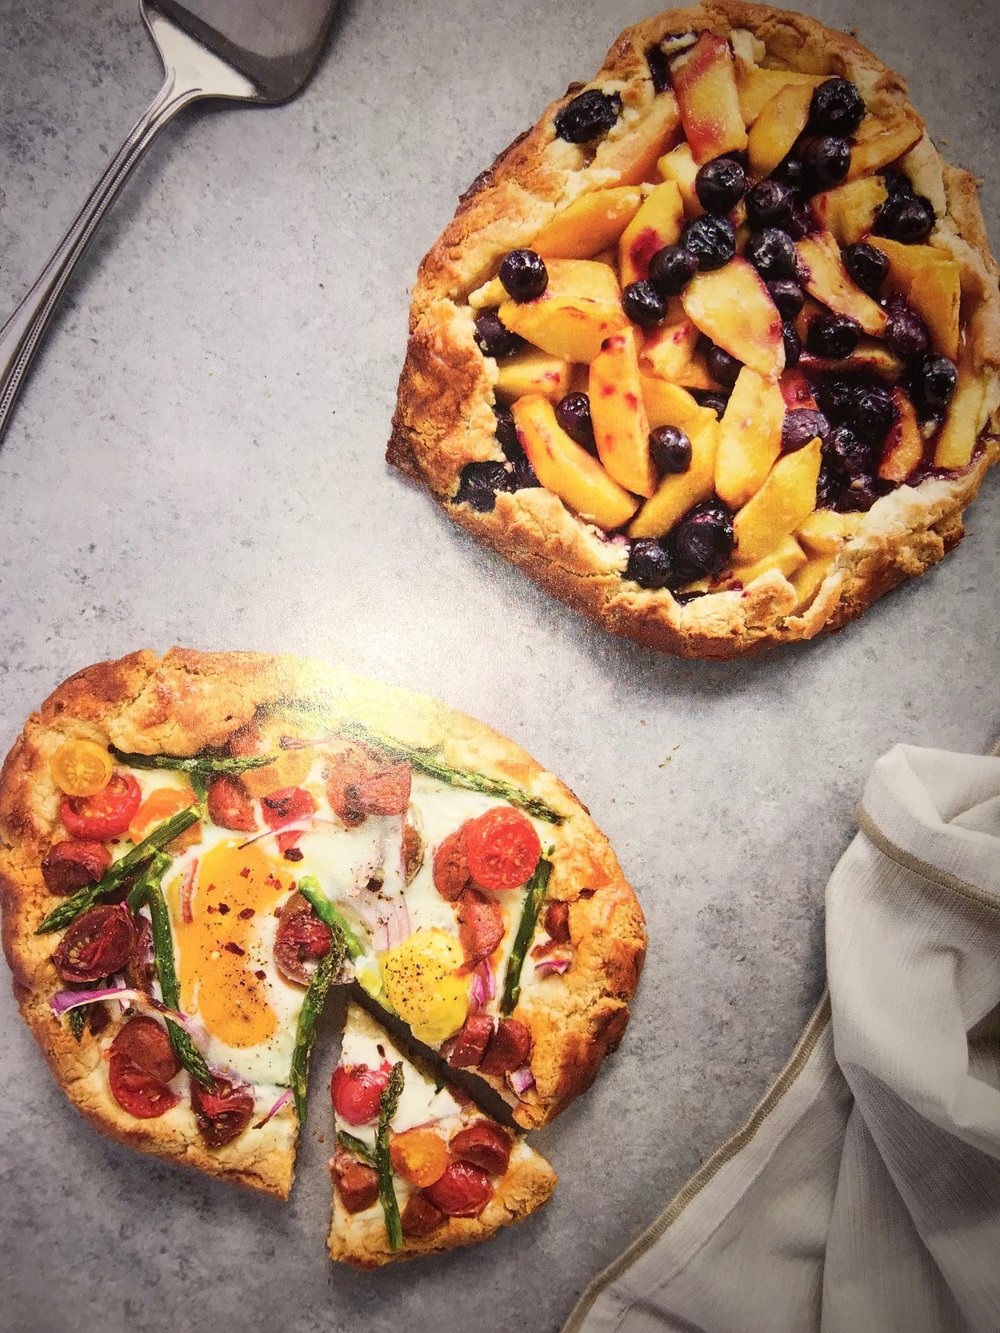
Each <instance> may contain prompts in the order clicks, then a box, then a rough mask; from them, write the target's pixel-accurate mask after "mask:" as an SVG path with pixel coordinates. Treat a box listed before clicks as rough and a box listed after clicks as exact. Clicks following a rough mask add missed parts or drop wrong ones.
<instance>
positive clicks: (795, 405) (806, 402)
mask: <svg viewBox="0 0 1000 1333" xmlns="http://www.w3.org/2000/svg"><path fill="white" fill-rule="evenodd" d="M780 385H781V396H782V398H783V399H784V400H785V406H786V407H787V408H788V409H789V411H792V410H793V409H799V408H811V409H812V411H815V410H816V399H815V398H814V397H813V391H812V385H811V384H810V383H809V381H808V380H807V379H806V377H805V375H803V373H802V371H801V370H799V368H798V366H793V367H792V369H791V370H786V371H785V373H784V374H783V375H782V377H781V380H780Z"/></svg>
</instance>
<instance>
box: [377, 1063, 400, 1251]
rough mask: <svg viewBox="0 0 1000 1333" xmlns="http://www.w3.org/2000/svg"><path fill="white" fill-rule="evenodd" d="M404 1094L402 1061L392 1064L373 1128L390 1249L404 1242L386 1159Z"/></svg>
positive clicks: (388, 1164)
mask: <svg viewBox="0 0 1000 1333" xmlns="http://www.w3.org/2000/svg"><path fill="white" fill-rule="evenodd" d="M402 1094H403V1062H402V1060H398V1061H397V1062H396V1063H395V1064H394V1065H393V1067H392V1073H391V1074H390V1075H389V1082H388V1084H387V1085H386V1086H385V1087H384V1088H383V1089H382V1095H381V1097H380V1098H379V1112H378V1129H377V1130H376V1131H375V1168H376V1170H377V1171H378V1194H379V1199H380V1200H381V1201H382V1212H383V1213H384V1214H385V1229H386V1231H387V1232H388V1233H389V1248H390V1249H391V1250H398V1249H399V1247H400V1246H401V1245H402V1243H403V1224H402V1222H401V1221H400V1217H399V1204H398V1203H397V1202H396V1191H395V1189H394V1188H393V1184H392V1163H391V1162H390V1161H389V1125H390V1123H391V1121H392V1117H393V1116H394V1115H395V1114H396V1108H397V1107H398V1106H399V1099H400V1097H401V1096H402Z"/></svg>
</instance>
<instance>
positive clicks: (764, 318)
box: [681, 256, 785, 375]
mask: <svg viewBox="0 0 1000 1333" xmlns="http://www.w3.org/2000/svg"><path fill="white" fill-rule="evenodd" d="M681 304H682V305H683V307H684V311H685V313H686V314H687V315H688V317H689V318H690V319H692V320H693V321H694V323H695V324H696V325H697V326H698V328H699V329H701V331H702V333H704V334H705V335H706V337H708V338H711V340H712V341H713V342H714V343H717V344H718V345H719V346H720V347H722V348H724V349H725V350H726V351H727V352H728V353H729V354H730V356H735V357H736V359H737V360H738V361H742V362H743V363H744V365H747V366H751V367H752V368H753V369H754V370H756V371H757V373H758V374H760V375H778V374H780V373H781V371H782V369H783V368H784V365H785V345H784V342H783V340H782V335H781V316H780V315H779V314H778V311H777V309H776V308H775V305H774V302H773V301H772V300H771V298H770V296H769V295H768V291H767V288H766V287H765V286H764V282H763V279H762V278H761V277H760V275H759V274H758V272H757V270H756V269H755V268H754V267H753V266H752V265H751V264H749V263H748V262H747V261H746V260H745V259H742V258H740V257H739V256H737V257H736V258H735V259H731V260H730V261H729V263H728V264H726V265H724V267H722V268H719V269H715V270H714V271H713V272H710V273H697V274H695V276H694V277H693V278H692V279H691V281H690V282H689V283H688V285H687V287H685V289H684V291H683V292H682V293H681Z"/></svg>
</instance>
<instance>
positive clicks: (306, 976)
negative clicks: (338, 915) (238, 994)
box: [274, 893, 333, 986]
mask: <svg viewBox="0 0 1000 1333" xmlns="http://www.w3.org/2000/svg"><path fill="white" fill-rule="evenodd" d="M332 940H333V934H332V932H331V930H330V927H329V926H328V925H327V924H326V922H325V921H321V920H320V919H319V917H318V916H317V915H316V913H315V912H314V911H313V908H312V905H311V904H310V902H309V901H308V899H306V898H305V897H303V895H302V894H301V893H293V894H292V896H291V897H290V898H289V900H288V902H287V903H285V905H284V907H283V908H282V909H281V916H280V917H279V919H278V931H277V934H276V935H275V937H274V961H275V963H276V964H277V968H278V971H279V972H280V973H281V975H282V976H283V977H284V978H285V980H286V981H294V982H295V983H296V984H297V985H299V986H308V985H309V982H310V981H311V980H312V976H313V972H315V970H316V969H315V968H309V967H308V966H307V964H308V963H310V962H315V961H316V960H317V959H319V958H323V957H325V955H326V954H328V953H329V952H330V944H331V942H332Z"/></svg>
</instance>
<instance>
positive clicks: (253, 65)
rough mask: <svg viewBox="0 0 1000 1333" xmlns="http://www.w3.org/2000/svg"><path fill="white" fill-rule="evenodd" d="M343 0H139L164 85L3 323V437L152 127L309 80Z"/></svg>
mask: <svg viewBox="0 0 1000 1333" xmlns="http://www.w3.org/2000/svg"><path fill="white" fill-rule="evenodd" d="M337 4H338V0H279V2H278V3H275V0H188V3H187V4H178V3H177V0H139V10H140V12H141V14H142V17H143V18H144V19H145V21H146V26H147V27H148V28H149V31H150V33H151V34H152V38H153V41H154V42H155V43H156V47H157V50H158V51H159V53H160V59H161V60H162V62H163V70H164V75H165V78H164V81H163V87H162V88H161V89H160V91H159V93H158V94H157V96H156V98H155V100H154V101H153V104H152V105H151V106H150V108H149V110H148V111H147V112H146V114H145V115H144V116H142V117H141V118H140V120H139V121H138V122H137V123H136V125H135V126H134V128H133V129H132V132H131V133H130V134H129V136H128V138H127V139H126V140H125V142H124V143H123V144H122V146H121V149H120V150H119V152H118V153H117V154H116V156H115V157H114V158H112V160H111V162H110V163H109V164H108V166H107V169H106V170H105V172H104V175H103V176H102V177H101V179H100V180H99V181H98V182H97V185H96V186H95V187H94V190H93V193H92V194H91V195H90V198H89V199H88V200H87V202H86V203H85V204H84V206H83V208H82V209H81V210H80V212H79V213H78V214H77V216H76V219H75V220H74V222H73V224H72V226H71V227H70V229H69V231H68V232H67V233H66V235H65V236H64V237H63V239H62V241H61V242H60V244H59V246H58V248H57V250H56V252H55V254H54V255H53V256H52V258H51V259H50V260H49V262H48V263H47V264H46V265H45V268H44V269H43V270H42V272H41V274H40V275H39V277H38V279H37V281H36V282H35V284H34V286H33V287H32V288H31V290H30V291H29V292H28V294H27V295H26V296H25V298H24V300H23V301H22V302H21V304H20V305H19V306H18V307H17V309H16V310H15V311H14V313H13V315H11V317H10V319H9V320H8V321H7V323H6V324H5V325H4V326H3V328H2V329H0V437H2V436H3V433H4V430H5V429H6V426H7V421H8V418H9V417H10V413H11V408H12V407H13V405H14V400H15V399H16V398H17V394H18V391H19V389H20V387H21V385H22V383H23V382H24V378H25V376H26V374H27V371H28V368H29V366H30V365H31V362H32V360H33V359H34V356H35V353H36V352H37V350H38V347H39V344H40V343H41V340H42V335H43V334H44V333H45V330H46V328H47V327H48V324H49V321H50V319H51V318H52V313H53V311H54V310H55V308H56V305H57V303H58V301H59V298H60V296H61V295H62V293H63V291H64V289H65V288H66V285H67V283H68V282H69V279H70V276H71V275H72V273H73V270H74V268H75V267H76V265H77V262H78V260H79V259H80V257H81V255H82V254H83V252H84V251H85V250H86V248H87V246H88V245H89V244H90V241H91V238H92V237H93V235H94V232H95V231H96V230H97V227H98V224H99V223H100V221H101V219H102V218H103V217H104V215H105V214H106V213H107V211H108V209H109V208H110V207H111V205H112V204H113V203H114V201H115V199H116V198H117V197H118V193H119V191H120V190H121V188H122V186H123V185H124V184H125V182H126V181H127V180H128V178H129V176H130V175H131V174H132V171H133V170H134V169H135V166H136V164H137V163H138V161H139V159H140V158H141V157H142V155H143V153H144V152H145V151H146V149H147V148H148V147H149V145H150V144H151V143H152V141H153V138H154V137H155V135H156V133H157V132H158V131H159V130H161V129H163V127H164V125H167V124H169V122H170V121H171V120H173V118H174V116H176V114H177V112H178V111H180V110H182V109H183V108H184V107H186V106H188V105H189V104H190V103H191V102H196V101H199V100H200V99H201V98H205V97H221V98H226V99H228V100H229V101H238V102H253V103H257V104H259V105H271V104H273V103H275V102H284V101H286V100H287V99H288V98H289V97H292V96H294V95H295V93H297V92H298V91H299V90H300V89H301V88H302V87H303V86H304V85H305V83H306V82H307V81H308V79H309V76H310V75H311V74H312V72H313V70H314V69H315V67H316V64H317V62H318V60H319V57H320V52H321V51H322V49H323V46H324V44H325V42H326V39H327V37H328V35H329V32H330V27H331V25H332V23H333V16H334V13H335V11H336V8H337Z"/></svg>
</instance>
